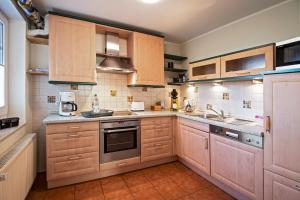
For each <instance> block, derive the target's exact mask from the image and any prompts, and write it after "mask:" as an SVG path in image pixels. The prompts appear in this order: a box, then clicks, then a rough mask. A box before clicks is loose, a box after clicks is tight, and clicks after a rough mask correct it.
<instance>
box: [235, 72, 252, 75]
mask: <svg viewBox="0 0 300 200" xmlns="http://www.w3.org/2000/svg"><path fill="white" fill-rule="evenodd" d="M250 73H251V72H236V74H237V75H246V74H250Z"/></svg>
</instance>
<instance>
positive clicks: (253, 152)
mask: <svg viewBox="0 0 300 200" xmlns="http://www.w3.org/2000/svg"><path fill="white" fill-rule="evenodd" d="M210 142H211V175H212V176H213V177H215V178H216V179H218V180H220V181H221V182H223V183H225V184H226V185H228V186H230V187H232V188H233V189H235V190H237V191H239V192H241V193H243V194H244V195H246V196H248V197H249V198H250V199H257V200H258V199H263V155H262V154H263V150H262V149H259V148H256V147H251V146H249V145H245V144H242V143H239V142H236V141H233V140H229V139H226V138H223V137H220V136H216V135H213V134H211V135H210Z"/></svg>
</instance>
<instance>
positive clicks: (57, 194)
mask: <svg viewBox="0 0 300 200" xmlns="http://www.w3.org/2000/svg"><path fill="white" fill-rule="evenodd" d="M74 193H75V187H74V186H66V187H60V188H55V189H51V190H47V191H46V196H45V199H46V200H74Z"/></svg>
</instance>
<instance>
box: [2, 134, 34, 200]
mask: <svg viewBox="0 0 300 200" xmlns="http://www.w3.org/2000/svg"><path fill="white" fill-rule="evenodd" d="M35 176H36V134H34V133H31V134H27V135H26V136H24V137H23V138H22V139H21V140H20V141H18V142H17V144H15V145H14V146H13V147H12V148H10V150H8V151H7V152H6V153H5V154H4V155H2V156H1V157H0V200H23V199H25V198H26V195H27V194H28V192H29V190H30V188H31V186H32V184H33V181H34V179H35Z"/></svg>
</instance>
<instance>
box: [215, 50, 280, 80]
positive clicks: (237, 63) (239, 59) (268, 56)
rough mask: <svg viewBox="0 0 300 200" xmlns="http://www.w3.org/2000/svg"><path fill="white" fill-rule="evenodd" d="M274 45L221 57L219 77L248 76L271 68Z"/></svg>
mask: <svg viewBox="0 0 300 200" xmlns="http://www.w3.org/2000/svg"><path fill="white" fill-rule="evenodd" d="M273 52H274V46H273V45H269V46H265V47H260V48H256V49H252V50H246V51H242V52H239V53H234V54H230V55H227V56H222V57H221V77H235V76H249V75H256V74H258V73H259V72H262V71H266V70H273V66H274V56H273Z"/></svg>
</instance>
